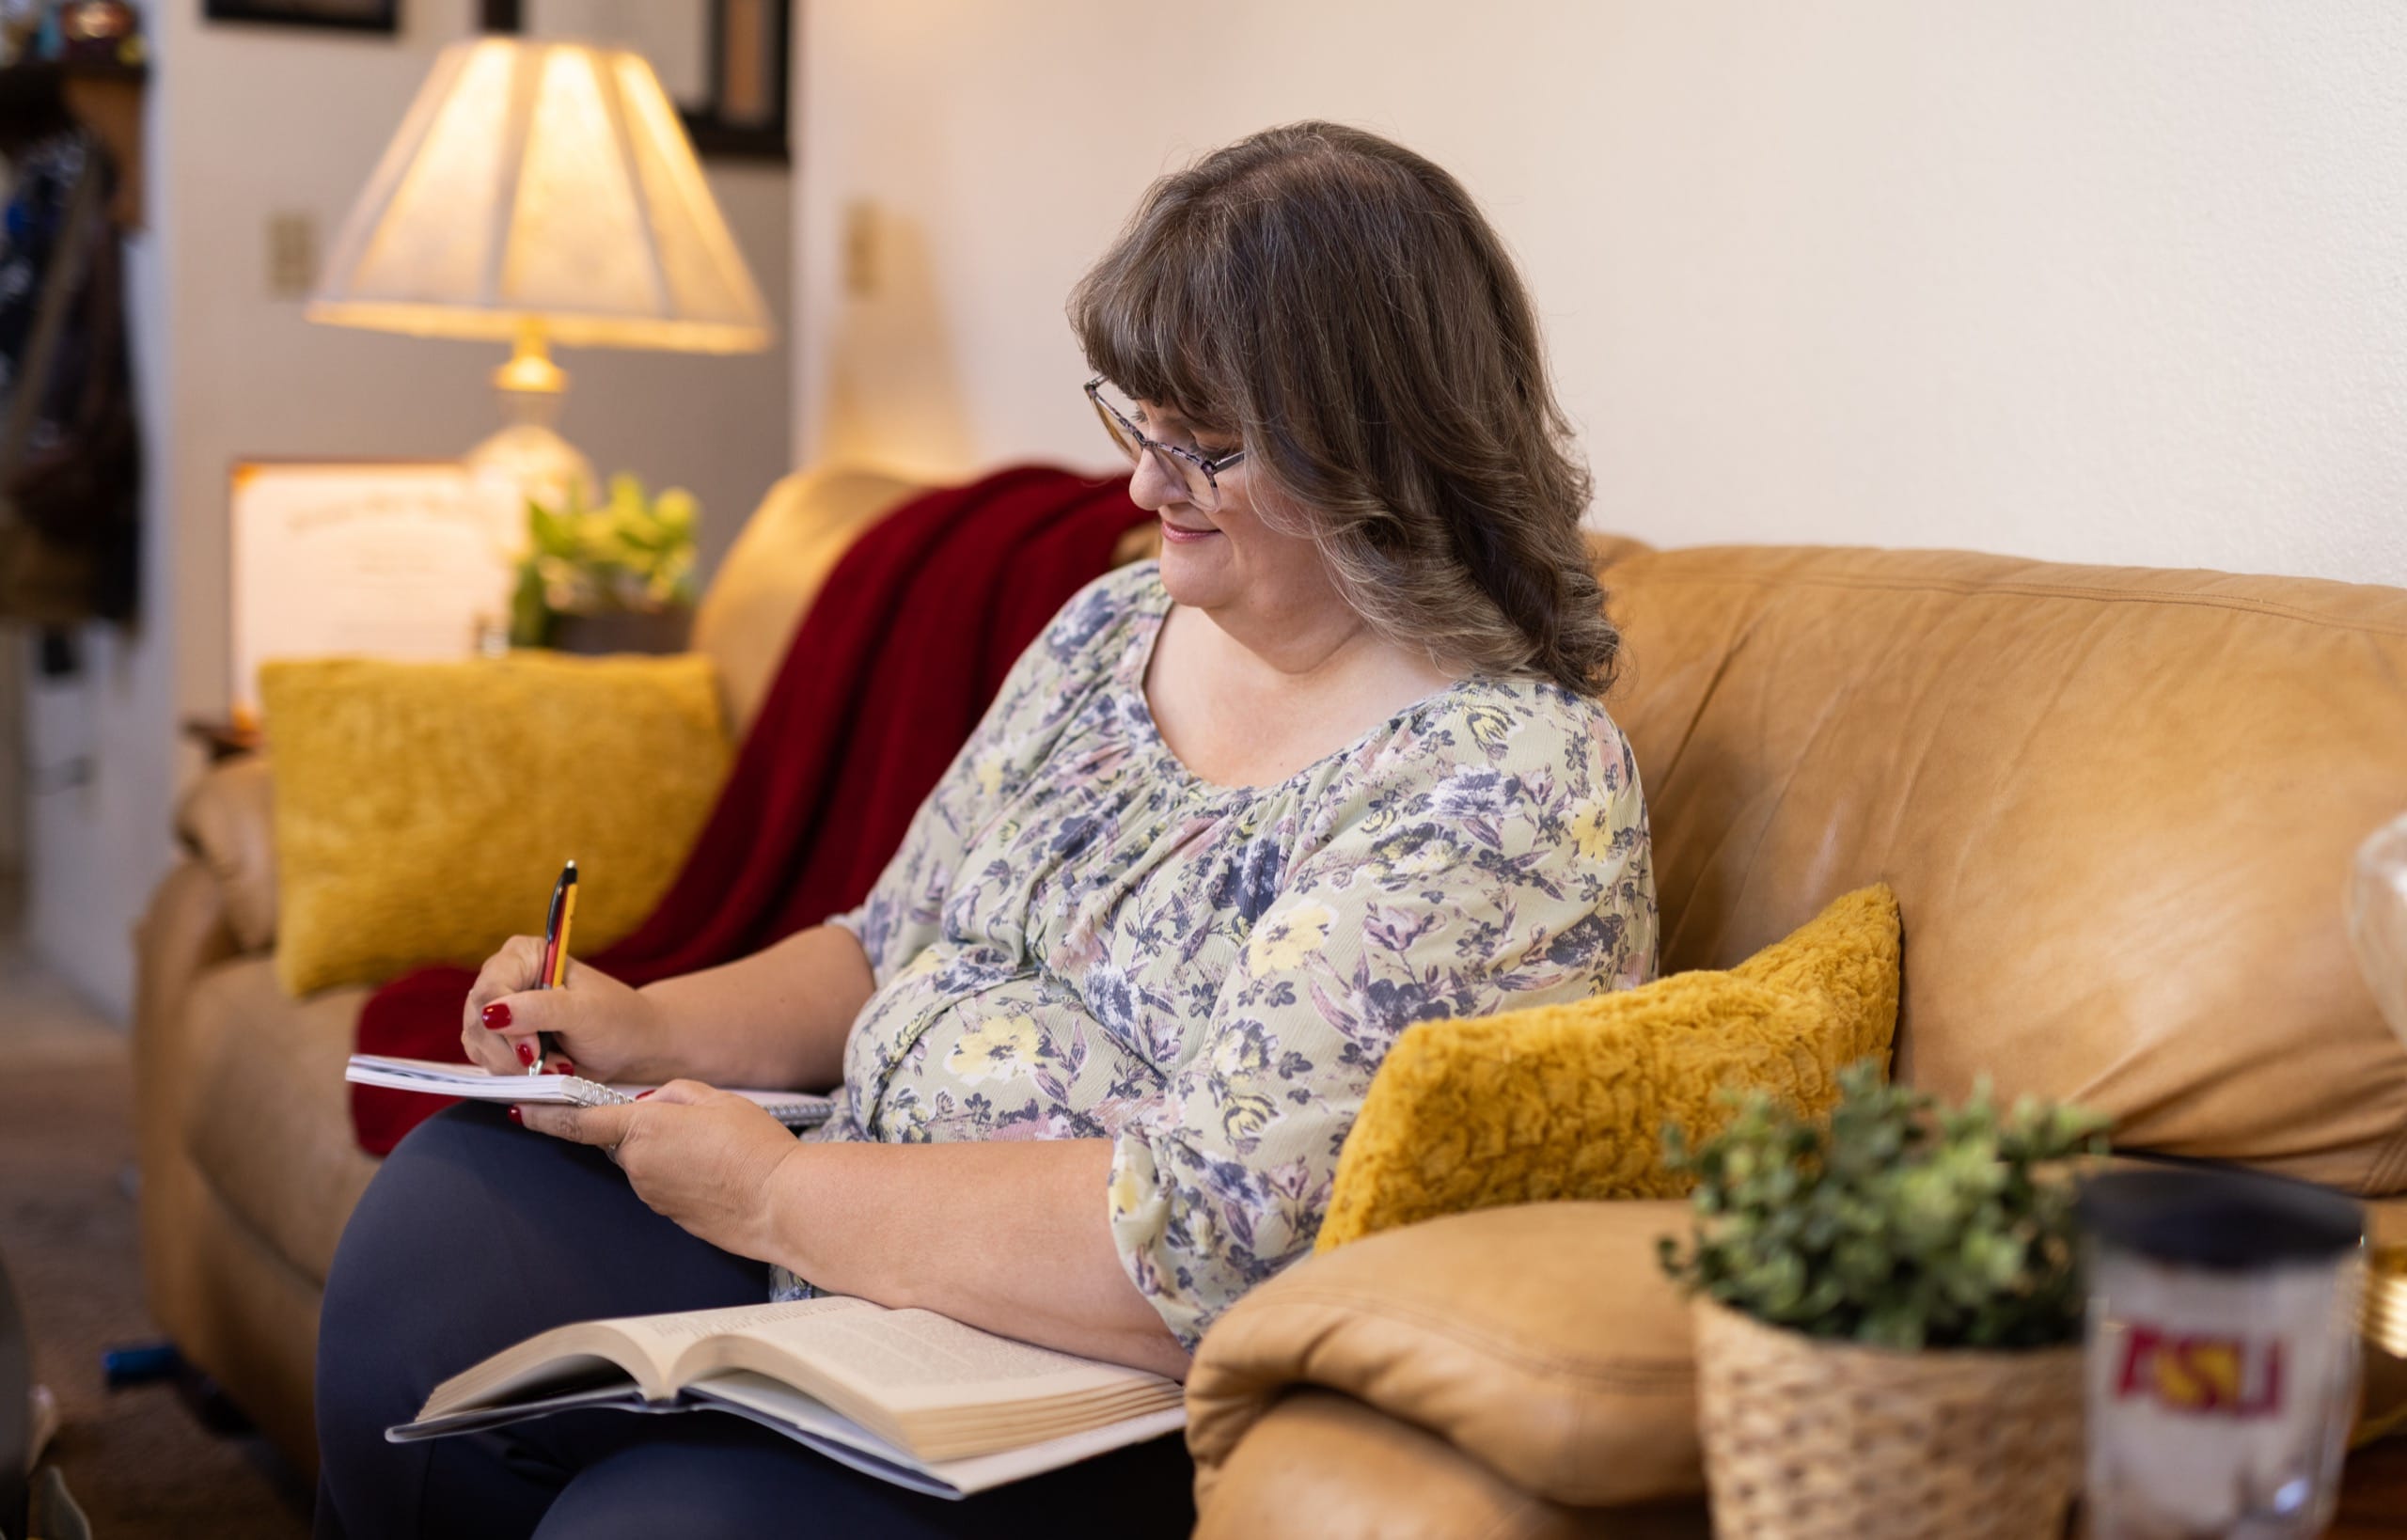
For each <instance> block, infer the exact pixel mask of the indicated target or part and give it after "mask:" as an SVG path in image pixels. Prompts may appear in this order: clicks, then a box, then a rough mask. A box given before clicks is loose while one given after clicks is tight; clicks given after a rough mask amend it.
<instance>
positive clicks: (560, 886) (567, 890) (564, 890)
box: [527, 860, 576, 1075]
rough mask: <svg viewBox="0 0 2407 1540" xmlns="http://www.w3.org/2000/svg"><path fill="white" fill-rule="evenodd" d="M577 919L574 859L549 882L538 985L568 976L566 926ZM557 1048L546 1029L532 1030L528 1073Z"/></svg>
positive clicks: (536, 1071)
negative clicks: (549, 902)
mask: <svg viewBox="0 0 2407 1540" xmlns="http://www.w3.org/2000/svg"><path fill="white" fill-rule="evenodd" d="M575 922H576V862H574V860H572V861H570V862H569V863H568V865H566V866H564V867H562V868H560V880H559V881H558V882H556V883H554V884H553V885H552V906H551V908H550V909H549V910H548V911H547V912H546V913H545V914H544V916H543V972H542V974H541V976H540V977H538V978H537V979H536V980H535V987H536V988H538V989H558V987H559V986H560V982H561V981H562V980H564V979H566V978H567V977H568V935H569V928H570V927H571V926H572V925H574V923H575ZM558 1051H559V1044H558V1042H556V1041H555V1040H554V1039H553V1037H552V1034H551V1033H549V1032H537V1033H536V1034H535V1061H534V1062H533V1063H531V1064H529V1065H527V1074H529V1075H541V1074H543V1066H544V1065H545V1064H548V1063H549V1062H551V1058H552V1055H553V1054H555V1053H557V1052H558Z"/></svg>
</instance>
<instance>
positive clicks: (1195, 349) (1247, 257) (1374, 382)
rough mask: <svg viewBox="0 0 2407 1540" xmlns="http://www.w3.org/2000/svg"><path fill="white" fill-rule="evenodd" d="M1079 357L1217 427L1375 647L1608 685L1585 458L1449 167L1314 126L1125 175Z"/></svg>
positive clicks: (1498, 259)
mask: <svg viewBox="0 0 2407 1540" xmlns="http://www.w3.org/2000/svg"><path fill="white" fill-rule="evenodd" d="M1069 309H1070V320H1071V323H1072V325H1073V326H1075V327H1076V328H1077V330H1078V340H1079V343H1080V344H1081V346H1083V347H1084V349H1085V350H1086V356H1087V362H1088V364H1089V366H1090V367H1092V368H1093V369H1094V370H1095V371H1096V372H1097V373H1100V374H1102V375H1104V376H1106V377H1107V378H1109V380H1110V381H1111V382H1112V383H1113V384H1114V385H1117V386H1118V387H1119V388H1120V389H1122V390H1123V391H1125V392H1126V393H1127V394H1129V395H1130V396H1132V397H1136V398H1139V399H1141V400H1144V401H1154V402H1157V403H1159V404H1161V405H1163V406H1168V407H1171V408H1173V409H1175V410H1176V411H1178V412H1179V413H1180V414H1182V415H1183V416H1186V417H1187V418H1188V420H1190V421H1191V422H1193V423H1194V424H1195V425H1196V426H1197V427H1198V428H1200V429H1203V430H1205V431H1207V432H1213V433H1219V434H1227V435H1232V436H1235V437H1236V438H1237V439H1238V440H1239V441H1240V442H1242V443H1243V444H1244V446H1245V448H1246V451H1247V464H1248V467H1249V468H1251V469H1258V470H1260V471H1263V472H1265V473H1266V477H1267V479H1268V480H1269V481H1270V482H1271V484H1272V486H1273V487H1274V488H1275V489H1276V490H1277V491H1280V492H1283V493H1284V494H1285V496H1284V497H1279V496H1274V497H1271V498H1266V499H1263V500H1262V501H1263V502H1264V503H1266V504H1267V505H1268V506H1266V507H1264V508H1263V509H1262V511H1263V512H1264V513H1265V514H1266V516H1268V517H1271V518H1273V519H1276V518H1279V517H1280V516H1281V514H1282V511H1283V510H1284V508H1285V505H1287V504H1290V503H1292V504H1293V505H1295V506H1294V509H1293V511H1292V516H1293V517H1296V518H1299V519H1300V520H1301V521H1302V524H1303V532H1304V533H1306V534H1308V535H1309V536H1310V537H1311V538H1312V540H1313V541H1314V543H1315V544H1316V545H1317V546H1318V547H1319V549H1320V552H1321V555H1322V557H1323V558H1324V559H1325V560H1326V561H1327V562H1328V563H1329V571H1330V573H1331V574H1332V576H1333V577H1334V579H1335V581H1336V584H1337V586H1338V589H1339V590H1340V591H1341V592H1342V593H1343V594H1344V595H1345V598H1346V600H1347V602H1348V603H1350V604H1351V605H1353V606H1354V608H1355V609H1356V611H1357V612H1359V613H1360V614H1361V616H1362V618H1363V619H1364V621H1366V622H1368V623H1369V624H1370V625H1371V626H1372V628H1373V629H1374V630H1376V631H1377V632H1378V633H1379V634H1380V635H1381V636H1384V637H1386V638H1387V639H1388V640H1390V641H1392V642H1395V643H1398V644H1400V645H1402V646H1407V647H1411V648H1415V649H1418V650H1421V651H1424V652H1428V653H1430V654H1431V655H1432V656H1434V657H1436V658H1438V659H1439V660H1441V661H1451V662H1456V663H1463V664H1468V665H1470V666H1471V667H1472V668H1478V669H1481V670H1483V671H1486V672H1489V673H1499V674H1537V675H1542V676H1544V677H1546V678H1548V679H1551V680H1553V681H1555V682H1556V683H1557V684H1561V685H1563V686H1564V687H1565V689H1568V690H1571V691H1574V692H1575V693H1578V694H1581V695H1591V696H1593V695H1601V694H1603V693H1604V692H1605V690H1606V688H1607V687H1608V686H1609V685H1610V684H1612V682H1613V668H1614V660H1615V657H1616V654H1617V653H1618V652H1619V651H1620V645H1621V644H1620V637H1619V636H1618V635H1617V634H1616V633H1615V631H1614V630H1613V624H1612V622H1611V621H1608V620H1606V618H1605V613H1604V594H1603V591H1602V590H1601V589H1599V588H1598V586H1597V579H1596V575H1595V573H1594V571H1593V570H1592V569H1591V568H1590V566H1589V559H1588V552H1587V546H1586V542H1585V540H1584V539H1583V537H1582V536H1581V530H1580V516H1581V513H1582V512H1583V511H1585V510H1586V508H1587V506H1588V499H1589V494H1590V480H1589V477H1588V472H1587V469H1586V467H1585V466H1584V465H1582V464H1581V462H1580V461H1579V459H1578V458H1577V457H1576V456H1575V455H1574V453H1573V452H1572V450H1571V448H1570V439H1571V430H1570V424H1569V422H1568V421H1567V420H1566V419H1565V416H1564V414H1563V409H1562V407H1561V406H1560V405H1559V404H1558V403H1557V402H1556V401H1555V399H1554V392H1553V390H1552V388H1551V387H1550V385H1548V382H1547V376H1546V364H1545V358H1544V354H1543V351H1542V349H1541V347H1540V345H1539V340H1538V328H1537V319H1536V317H1535V316H1534V314H1533V312H1532V310H1531V307H1530V299H1529V294H1528V292H1527V291H1525V290H1524V289H1523V288H1522V287H1521V280H1520V275H1518V273H1516V272H1515V271H1514V268H1513V261H1512V259H1511V258H1510V257H1509V256H1508V255H1506V253H1505V250H1504V246H1503V244H1502V242H1500V241H1499V240H1498V239H1497V237H1496V232H1495V231H1494V230H1492V229H1490V228H1488V225H1487V220H1486V219H1484V218H1482V217H1481V216H1480V212H1479V210H1478V208H1477V207H1476V206H1475V205H1473V204H1472V202H1471V196H1470V195H1469V194H1467V193H1466V192H1464V191H1463V188H1462V184H1461V183H1459V182H1457V181H1455V179H1454V178H1453V177H1451V176H1449V175H1447V174H1446V173H1445V172H1444V171H1442V170H1440V169H1439V168H1438V167H1437V166H1435V165H1431V164H1430V163H1429V162H1428V161H1426V160H1424V159H1423V158H1422V157H1420V156H1419V155H1416V154H1414V153H1413V152H1412V151H1410V150H1408V149H1404V148H1403V147H1402V146H1400V145H1396V144H1392V143H1390V142H1389V141H1388V140H1385V139H1382V138H1380V137H1378V136H1377V134H1366V133H1364V132H1362V131H1361V130H1360V129H1351V128H1345V127H1342V126H1340V125H1338V124H1334V123H1320V122H1306V123H1291V124H1288V125H1286V126H1285V127H1282V128H1274V129H1266V130H1264V131H1263V132H1262V133H1260V134H1253V135H1251V137H1248V138H1245V139H1241V140H1239V141H1238V142H1236V143H1235V144H1233V145H1231V146H1229V147H1228V148H1227V149H1219V150H1216V151H1214V152H1213V153H1212V154H1209V155H1207V156H1205V157H1204V158H1203V160H1201V161H1199V162H1197V163H1196V164H1195V165H1192V166H1190V167H1188V169H1186V170H1184V171H1178V172H1174V173H1172V174H1171V175H1169V176H1166V177H1164V178H1162V179H1161V180H1160V181H1156V182H1155V183H1154V185H1153V186H1152V187H1151V188H1150V189H1148V190H1147V192H1146V194H1145V198H1144V201H1143V203H1142V204H1141V205H1140V206H1139V208H1138V210H1137V212H1136V215H1135V216H1134V217H1133V218H1132V219H1131V220H1130V221H1129V223H1128V227H1127V228H1126V229H1125V230H1124V231H1122V233H1121V236H1120V239H1119V240H1118V242H1117V243H1115V244H1113V246H1112V248H1111V249H1110V250H1109V252H1107V253H1105V255H1104V257H1103V259H1102V260H1100V261H1098V262H1097V263H1095V265H1094V267H1093V269H1092V270H1091V271H1090V272H1089V273H1088V274H1087V275H1086V276H1085V277H1084V278H1082V279H1080V280H1079V281H1078V287H1077V289H1076V290H1074V291H1072V293H1071V296H1070V306H1069Z"/></svg>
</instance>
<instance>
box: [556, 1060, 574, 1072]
mask: <svg viewBox="0 0 2407 1540" xmlns="http://www.w3.org/2000/svg"><path fill="white" fill-rule="evenodd" d="M552 1073H553V1074H555V1075H574V1074H575V1073H576V1066H575V1065H574V1064H572V1063H570V1062H569V1061H567V1060H565V1059H557V1058H556V1059H554V1060H553V1061H552Z"/></svg>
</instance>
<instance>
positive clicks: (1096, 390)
mask: <svg viewBox="0 0 2407 1540" xmlns="http://www.w3.org/2000/svg"><path fill="white" fill-rule="evenodd" d="M1103 380H1104V377H1103V376H1102V375H1100V374H1098V375H1096V376H1095V377H1094V378H1093V379H1092V380H1089V381H1088V382H1087V400H1089V401H1093V403H1094V415H1095V416H1098V417H1101V418H1102V419H1103V431H1104V432H1107V433H1109V434H1110V435H1111V442H1112V443H1114V444H1117V445H1118V446H1120V452H1121V453H1122V454H1125V455H1126V456H1127V457H1128V464H1132V465H1133V464H1136V463H1137V459H1138V457H1139V456H1140V455H1142V454H1143V453H1144V452H1145V451H1146V450H1147V449H1151V450H1153V451H1154V452H1155V453H1156V454H1157V455H1160V456H1161V457H1162V458H1163V460H1164V463H1165V464H1167V466H1168V468H1169V469H1171V470H1172V471H1174V472H1176V473H1177V475H1178V478H1179V479H1181V480H1182V481H1184V482H1186V483H1187V500H1188V502H1190V503H1193V504H1194V505H1195V509H1196V511H1198V512H1201V513H1209V512H1211V511H1213V510H1214V509H1216V508H1218V507H1219V506H1220V481H1219V473H1220V472H1222V471H1224V470H1227V469H1228V468H1229V467H1230V466H1231V465H1234V464H1236V463H1237V462H1238V461H1240V460H1243V459H1244V458H1245V451H1244V450H1243V449H1239V450H1237V451H1236V452H1235V453H1234V454H1224V455H1220V456H1218V457H1216V458H1213V459H1208V460H1207V459H1205V458H1204V457H1203V456H1202V455H1200V454H1197V453H1196V452H1195V451H1194V450H1193V449H1189V448H1183V447H1181V446H1179V445H1176V444H1165V443H1163V442H1162V441H1161V440H1160V439H1157V438H1147V437H1146V436H1145V435H1144V433H1143V432H1141V430H1140V429H1139V428H1138V427H1137V425H1136V424H1135V423H1133V422H1131V421H1129V420H1128V416H1127V414H1126V413H1125V412H1123V411H1121V410H1120V408H1118V407H1116V406H1114V405H1112V404H1111V403H1110V402H1109V401H1106V400H1105V399H1104V395H1103Z"/></svg>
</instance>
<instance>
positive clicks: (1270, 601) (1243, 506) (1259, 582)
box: [1128, 401, 1344, 616]
mask: <svg viewBox="0 0 2407 1540" xmlns="http://www.w3.org/2000/svg"><path fill="white" fill-rule="evenodd" d="M1137 405H1138V409H1139V410H1140V411H1141V413H1142V414H1143V420H1142V421H1141V423H1140V424H1139V426H1140V427H1141V428H1143V429H1144V431H1145V432H1146V434H1147V435H1148V436H1150V437H1153V438H1158V439H1162V440H1164V441H1165V442H1168V443H1172V444H1177V445H1181V446H1184V447H1186V448H1192V449H1194V450H1195V451H1196V452H1197V453H1198V454H1201V455H1203V457H1204V458H1206V459H1211V458H1213V457H1215V456H1218V455H1224V454H1234V453H1235V452H1236V448H1237V446H1236V444H1235V441H1234V440H1231V439H1226V438H1220V437H1216V436H1214V435H1213V434H1210V433H1201V434H1199V433H1197V432H1195V431H1194V429H1193V428H1191V427H1190V426H1189V425H1188V423H1187V421H1186V420H1185V419H1184V418H1182V417H1181V416H1179V415H1178V414H1177V413H1176V412H1173V411H1172V410H1171V409H1169V408H1168V407H1165V406H1162V405H1160V404H1159V403H1157V402H1154V401H1139V402H1138V403H1137ZM1252 472H1253V463H1252V461H1251V459H1247V460H1243V461H1239V462H1238V463H1237V464H1235V465H1232V466H1230V467H1229V468H1228V469H1227V470H1224V471H1222V472H1220V473H1219V489H1220V499H1219V504H1218V505H1217V506H1216V507H1214V508H1213V510H1212V511H1210V512H1209V513H1206V512H1204V511H1202V510H1200V509H1198V508H1197V507H1196V506H1195V504H1194V503H1193V502H1192V501H1191V500H1190V494H1189V493H1188V487H1187V481H1186V479H1185V478H1183V477H1181V476H1179V475H1177V474H1176V473H1175V472H1173V471H1172V469H1171V468H1170V467H1169V466H1167V465H1165V464H1163V463H1162V456H1160V455H1158V454H1151V453H1147V454H1141V455H1139V456H1138V457H1137V464H1136V467H1135V470H1134V471H1133V473H1132V474H1131V475H1130V477H1129V479H1128V496H1129V499H1130V500H1131V501H1133V502H1134V503H1136V505H1137V506H1138V507H1139V508H1143V509H1150V510H1152V511H1154V512H1155V513H1156V514H1157V515H1158V516H1159V517H1160V519H1161V526H1162V587H1164V588H1165V589H1169V590H1170V596H1171V598H1172V600H1173V601H1174V602H1176V603H1178V604H1182V605H1188V606H1190V607H1192V608H1196V609H1201V610H1203V611H1206V612H1207V613H1208V612H1211V611H1214V610H1219V611H1234V610H1242V611H1250V612H1254V613H1257V614H1261V615H1265V616H1273V615H1282V614H1292V613H1293V612H1294V611H1296V610H1297V609H1298V607H1299V606H1309V607H1312V608H1315V609H1317V608H1319V607H1321V606H1323V605H1327V604H1329V603H1337V604H1343V603H1344V601H1343V600H1342V599H1341V598H1340V597H1339V596H1338V593H1337V590H1336V589H1335V588H1334V587H1332V586H1331V585H1330V583H1329V574H1328V571H1327V569H1326V568H1325V567H1324V566H1323V565H1322V562H1321V558H1320V552H1319V551H1318V549H1317V548H1315V547H1314V544H1313V542H1311V540H1309V539H1308V538H1306V537H1305V536H1302V535H1296V534H1287V533H1284V532H1282V531H1281V530H1278V529H1274V528H1272V527H1271V526H1269V525H1268V524H1266V523H1265V522H1264V520H1263V518H1262V516H1261V514H1260V513H1258V512H1256V511H1255V508H1254V495H1253V493H1254V482H1253V476H1252Z"/></svg>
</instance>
